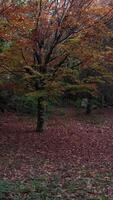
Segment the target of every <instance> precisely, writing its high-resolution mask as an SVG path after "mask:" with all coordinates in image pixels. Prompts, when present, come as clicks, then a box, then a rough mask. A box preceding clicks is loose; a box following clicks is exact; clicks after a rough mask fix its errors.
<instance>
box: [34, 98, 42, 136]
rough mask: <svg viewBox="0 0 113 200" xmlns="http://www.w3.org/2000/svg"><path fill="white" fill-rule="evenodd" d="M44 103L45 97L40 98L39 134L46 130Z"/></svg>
mask: <svg viewBox="0 0 113 200" xmlns="http://www.w3.org/2000/svg"><path fill="white" fill-rule="evenodd" d="M43 101H44V99H43V97H39V98H38V104H37V127H36V131H37V132H39V133H42V132H43V130H44V102H43Z"/></svg>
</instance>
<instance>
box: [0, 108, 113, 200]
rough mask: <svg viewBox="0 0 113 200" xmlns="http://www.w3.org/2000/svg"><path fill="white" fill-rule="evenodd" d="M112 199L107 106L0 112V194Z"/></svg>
mask: <svg viewBox="0 0 113 200" xmlns="http://www.w3.org/2000/svg"><path fill="white" fill-rule="evenodd" d="M20 199H21V200H33V199H34V200H35V199H36V200H113V109H111V108H108V109H104V110H99V111H94V113H93V114H92V115H91V116H86V115H85V114H84V113H83V111H81V113H77V112H76V113H75V111H74V110H73V108H72V109H67V110H65V109H64V110H61V109H60V113H58V111H56V115H55V116H54V117H51V118H50V119H49V120H47V123H46V126H45V131H44V133H43V134H42V135H38V134H37V133H36V132H35V119H31V118H30V117H28V116H22V115H21V114H13V113H5V114H4V115H3V116H1V117H0V200H20Z"/></svg>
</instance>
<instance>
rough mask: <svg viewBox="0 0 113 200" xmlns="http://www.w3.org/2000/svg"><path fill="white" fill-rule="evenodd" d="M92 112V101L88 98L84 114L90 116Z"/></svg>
mask: <svg viewBox="0 0 113 200" xmlns="http://www.w3.org/2000/svg"><path fill="white" fill-rule="evenodd" d="M91 111H92V99H91V97H89V98H88V102H87V106H86V114H90V113H91Z"/></svg>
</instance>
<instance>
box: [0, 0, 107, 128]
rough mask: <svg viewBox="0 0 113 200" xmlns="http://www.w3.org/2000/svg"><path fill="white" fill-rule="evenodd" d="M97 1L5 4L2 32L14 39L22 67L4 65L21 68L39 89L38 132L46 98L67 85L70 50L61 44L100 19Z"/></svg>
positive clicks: (78, 0)
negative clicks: (66, 63) (65, 83)
mask: <svg viewBox="0 0 113 200" xmlns="http://www.w3.org/2000/svg"><path fill="white" fill-rule="evenodd" d="M94 3H95V1H93V0H76V1H75V0H68V1H67V0H59V1H58V0H51V1H49V0H39V1H37V0H31V1H24V3H17V2H16V1H12V2H11V3H9V4H8V3H7V4H6V5H4V9H3V11H2V12H1V21H0V27H1V31H0V36H1V38H3V39H4V40H7V41H11V49H12V48H17V49H16V52H17V55H18V52H19V54H20V53H21V60H20V61H19V62H21V63H20V66H21V68H20V70H17V69H13V66H9V68H7V67H6V65H3V68H4V69H6V70H9V71H12V72H13V73H16V70H17V72H18V71H19V72H20V71H21V73H22V76H23V77H24V79H26V80H27V81H28V82H29V86H30V89H31V91H34V92H35V93H36V92H37V93H38V104H37V105H38V112H37V118H38V120H37V131H38V132H42V131H43V125H44V101H45V100H46V98H47V97H48V95H50V94H52V95H53V93H55V94H58V93H59V92H61V91H62V90H63V89H64V84H63V85H62V81H61V80H62V76H61V71H62V75H63V74H64V73H65V67H64V66H63V65H62V64H63V63H64V62H65V61H66V59H67V58H68V56H69V54H68V53H66V51H64V50H63V48H62V47H64V46H65V48H66V45H65V44H66V43H67V42H68V41H70V40H71V39H73V38H76V37H78V35H79V34H81V33H85V32H89V31H90V32H91V30H92V27H93V26H95V24H96V23H97V22H98V20H100V19H98V16H97V15H95V9H94V8H93V6H94ZM6 6H8V9H7V8H6ZM104 14H105V12H104V11H103V15H104ZM87 30H88V31H87ZM72 47H73V49H75V46H72ZM16 52H14V54H12V57H14V55H15V54H16ZM2 56H4V55H2ZM11 68H12V69H11ZM66 70H67V71H68V69H66ZM69 73H70V70H69ZM26 74H27V75H26Z"/></svg>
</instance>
